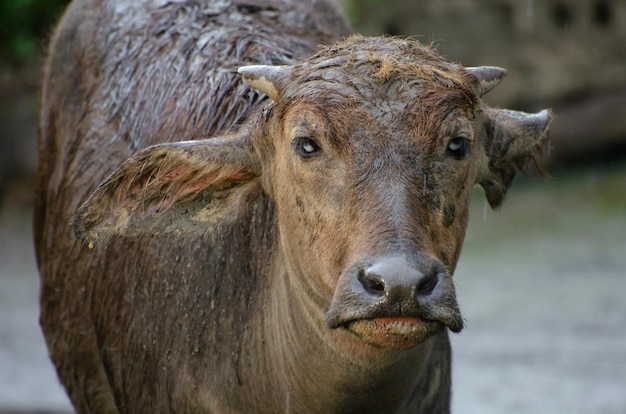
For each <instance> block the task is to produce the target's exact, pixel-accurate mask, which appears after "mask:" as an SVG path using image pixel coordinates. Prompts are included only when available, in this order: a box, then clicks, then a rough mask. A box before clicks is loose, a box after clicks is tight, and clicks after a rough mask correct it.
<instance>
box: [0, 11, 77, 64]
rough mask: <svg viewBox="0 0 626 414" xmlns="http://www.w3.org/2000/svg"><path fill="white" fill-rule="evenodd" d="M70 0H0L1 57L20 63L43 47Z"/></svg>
mask: <svg viewBox="0 0 626 414" xmlns="http://www.w3.org/2000/svg"><path fill="white" fill-rule="evenodd" d="M67 3H69V0H2V1H0V61H4V62H8V63H10V64H20V63H23V62H26V61H27V60H29V59H33V58H34V57H36V56H37V55H38V54H39V52H40V51H42V50H43V48H44V44H45V42H46V40H47V37H48V34H49V32H50V31H51V29H52V27H53V25H54V23H55V22H56V20H57V19H58V17H59V16H60V14H61V12H62V11H63V9H64V7H65V5H67Z"/></svg>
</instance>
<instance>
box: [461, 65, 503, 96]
mask: <svg viewBox="0 0 626 414" xmlns="http://www.w3.org/2000/svg"><path fill="white" fill-rule="evenodd" d="M465 70H466V71H467V72H469V73H471V74H472V75H474V76H476V77H477V78H478V80H479V81H480V90H481V91H480V95H481V96H482V95H484V94H486V93H487V92H489V91H490V90H492V89H493V88H494V87H495V86H496V85H498V84H499V83H500V82H501V81H502V79H504V77H505V76H506V69H503V68H499V67H497V66H477V67H474V68H465Z"/></svg>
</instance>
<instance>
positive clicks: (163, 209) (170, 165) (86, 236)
mask: <svg viewBox="0 0 626 414" xmlns="http://www.w3.org/2000/svg"><path fill="white" fill-rule="evenodd" d="M260 169H261V167H260V163H259V162H258V159H257V158H256V154H255V151H254V149H253V148H252V145H251V144H250V142H249V139H248V136H247V135H246V134H241V135H237V136H230V137H222V138H212V139H206V140H199V141H182V142H176V143H168V144H161V145H155V146H153V147H149V148H146V149H144V150H142V151H140V152H138V153H137V154H135V155H133V156H132V157H131V158H129V159H128V160H126V161H125V162H124V163H123V164H122V165H121V166H120V167H119V168H118V169H117V170H116V171H115V172H113V174H111V175H110V176H109V177H108V178H107V179H106V180H105V181H104V182H103V183H102V184H101V185H100V186H99V187H98V188H97V189H96V191H95V192H94V193H93V194H92V195H91V196H90V197H89V199H88V200H87V201H86V202H85V203H84V204H83V205H82V206H81V207H80V208H79V209H78V210H77V211H76V213H75V214H74V217H73V218H72V223H71V225H72V228H73V229H74V233H75V234H76V236H77V237H78V238H79V239H81V240H83V241H84V242H87V243H89V244H90V246H92V245H93V244H94V243H98V242H99V243H105V242H106V241H107V240H108V239H110V238H111V237H114V236H138V235H149V236H159V235H164V234H182V233H190V232H198V233H204V232H207V231H210V229H211V227H212V226H215V225H219V224H223V223H225V222H228V221H231V220H234V219H235V218H236V215H237V212H238V208H239V205H240V203H241V201H242V199H245V198H246V196H247V195H248V194H250V189H251V188H252V186H253V185H254V183H253V181H254V179H255V178H256V177H258V176H259V175H260Z"/></svg>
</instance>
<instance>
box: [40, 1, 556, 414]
mask: <svg viewBox="0 0 626 414" xmlns="http://www.w3.org/2000/svg"><path fill="white" fill-rule="evenodd" d="M348 31H349V29H348V27H347V25H346V24H345V22H344V20H343V18H342V17H341V16H340V15H339V14H338V13H337V12H336V10H335V9H334V8H333V7H332V5H330V4H327V3H326V2H324V1H320V0H316V1H295V0H293V1H287V0H271V1H256V0H228V1H227V0H219V1H213V2H204V1H200V0H195V1H192V0H178V1H165V0H146V1H136V0H132V1H131V0H117V1H106V2H101V1H97V0H80V1H79V0H77V1H75V2H74V3H73V4H72V5H71V6H70V7H69V9H68V10H67V12H66V14H65V16H64V18H63V20H62V21H61V23H60V25H59V27H58V29H57V30H56V32H55V34H54V37H53V39H52V43H51V46H50V55H49V58H48V63H47V67H46V73H45V81H44V86H43V92H42V100H41V113H40V126H39V128H40V142H39V151H40V169H39V180H38V187H37V193H36V211H35V236H36V246H37V259H38V264H39V269H40V273H41V277H42V294H41V324H42V328H43V331H44V334H45V337H46V341H47V344H48V348H49V351H50V355H51V358H52V361H53V362H54V364H55V366H56V368H57V372H58V374H59V378H60V379H61V382H62V383H63V385H64V386H65V388H66V390H67V392H68V394H69V396H70V398H71V400H72V403H73V404H74V407H75V408H76V410H77V412H79V413H96V412H97V413H122V412H123V413H172V412H178V413H280V412H286V413H287V412H291V413H368V412H372V413H374V412H385V413H405V412H411V413H446V412H449V399H450V346H449V341H448V332H447V330H448V329H450V330H452V331H454V332H458V331H460V330H461V329H462V327H463V319H462V317H461V314H460V312H459V309H458V306H457V302H456V296H455V293H454V285H453V281H452V274H453V272H454V269H455V266H456V263H457V259H458V257H459V253H460V251H461V245H462V240H463V237H464V232H465V228H466V225H467V220H468V203H469V195H470V191H471V189H472V187H474V185H476V184H479V185H481V186H482V187H483V188H484V190H485V193H486V196H487V199H488V201H489V203H490V204H491V205H492V206H494V207H495V206H498V205H500V203H501V202H502V201H503V198H504V195H505V193H506V191H507V188H508V187H509V186H510V184H511V181H512V179H513V177H514V175H515V174H516V172H517V171H518V170H519V168H520V166H521V165H523V164H524V162H525V161H526V160H527V159H529V158H532V157H533V155H534V154H535V153H537V152H538V151H539V149H540V147H541V144H542V142H543V141H544V139H545V136H546V131H547V128H548V123H549V119H550V116H549V113H548V112H547V111H543V112H540V113H538V114H525V113H521V112H513V111H507V110H497V109H492V108H489V107H487V106H486V105H485V104H484V103H482V101H481V100H480V97H481V95H482V94H483V93H485V92H486V91H488V90H489V89H490V88H491V87H493V86H494V85H495V84H497V83H498V82H499V81H500V80H501V79H502V77H503V76H504V71H503V70H502V69H498V68H492V67H483V68H464V67H462V66H460V65H456V64H453V63H450V62H448V61H446V60H444V59H443V58H441V57H440V56H438V55H437V54H436V53H435V52H434V51H433V50H432V49H431V48H429V47H427V46H423V45H421V44H419V43H418V42H416V41H412V40H401V39H396V38H373V39H372V38H363V37H350V38H348V39H347V40H343V41H335V40H336V39H337V38H338V37H340V36H342V35H344V34H346V33H348ZM330 41H334V43H332V44H330V45H328V46H325V47H323V48H321V49H319V50H318V51H315V50H316V47H317V46H316V45H317V44H318V43H328V42H330ZM307 56H309V57H307ZM246 65H253V66H246ZM274 65H278V66H274ZM238 68H239V69H238ZM237 70H239V72H240V74H241V76H240V75H239V74H238V73H237ZM241 77H243V80H244V81H245V82H244V81H242V80H241ZM265 95H267V96H268V97H269V98H270V99H265ZM215 135H218V136H216V137H213V136H215ZM207 137H210V138H207ZM196 139H197V140H196ZM74 214H75V215H74ZM72 216H73V219H72ZM70 221H71V222H72V227H73V230H74V232H75V233H76V235H77V236H78V238H80V239H81V241H79V240H78V238H77V237H75V236H74V234H73V233H72V231H71V229H70V225H69V223H70Z"/></svg>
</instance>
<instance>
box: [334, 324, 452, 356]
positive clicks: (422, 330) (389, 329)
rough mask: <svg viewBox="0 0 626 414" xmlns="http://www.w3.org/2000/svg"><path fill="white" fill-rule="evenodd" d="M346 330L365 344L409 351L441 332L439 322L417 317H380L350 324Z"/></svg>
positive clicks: (346, 326)
mask: <svg viewBox="0 0 626 414" xmlns="http://www.w3.org/2000/svg"><path fill="white" fill-rule="evenodd" d="M345 328H346V329H347V330H349V331H350V332H352V333H353V334H355V335H357V336H358V337H359V338H360V339H362V340H363V341H364V342H366V343H368V344H370V345H374V346H377V347H380V348H389V349H408V348H413V347H414V346H416V345H418V344H419V343H421V342H423V341H424V340H426V339H427V338H429V337H430V336H432V335H433V334H435V333H437V332H439V331H441V330H442V329H443V328H444V325H443V324H442V323H441V322H438V321H430V320H424V319H421V318H416V317H408V316H400V317H380V318H371V319H359V320H355V321H352V322H349V323H348V324H347V325H345Z"/></svg>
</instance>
